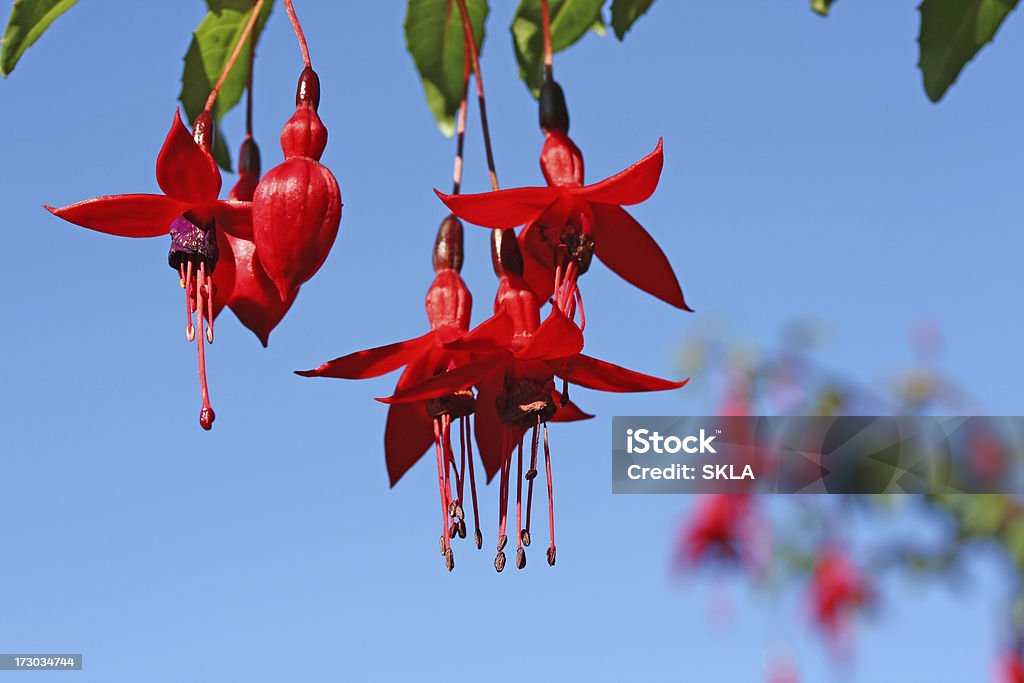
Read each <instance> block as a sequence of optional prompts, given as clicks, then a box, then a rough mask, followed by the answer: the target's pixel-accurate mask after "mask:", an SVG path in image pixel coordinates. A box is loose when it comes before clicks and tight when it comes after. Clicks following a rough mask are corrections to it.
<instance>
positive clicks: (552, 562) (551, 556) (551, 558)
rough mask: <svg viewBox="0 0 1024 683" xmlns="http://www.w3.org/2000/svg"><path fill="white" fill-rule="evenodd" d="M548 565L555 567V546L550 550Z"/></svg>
mask: <svg viewBox="0 0 1024 683" xmlns="http://www.w3.org/2000/svg"><path fill="white" fill-rule="evenodd" d="M548 564H549V565H551V566H552V567H554V566H555V546H551V547H550V548H548Z"/></svg>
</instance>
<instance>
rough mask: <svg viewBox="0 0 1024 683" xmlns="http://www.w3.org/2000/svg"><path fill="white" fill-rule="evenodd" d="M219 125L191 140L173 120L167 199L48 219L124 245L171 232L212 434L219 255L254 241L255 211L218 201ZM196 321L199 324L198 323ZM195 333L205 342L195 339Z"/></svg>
mask: <svg viewBox="0 0 1024 683" xmlns="http://www.w3.org/2000/svg"><path fill="white" fill-rule="evenodd" d="M212 138H213V124H212V121H211V119H210V115H209V113H208V112H204V113H203V114H201V115H200V116H199V117H198V118H197V119H196V123H195V132H194V134H190V133H189V132H188V129H187V128H186V127H185V125H184V124H183V123H182V121H181V117H180V115H179V114H178V113H177V112H175V115H174V121H173V122H172V123H171V130H170V132H168V134H167V138H166V139H165V140H164V144H163V147H162V148H161V150H160V155H159V156H158V157H157V160H156V179H157V183H158V184H159V185H160V189H161V190H163V191H164V194H122V195H113V196H106V197H96V198H94V199H87V200H85V201H83V202H79V203H77V204H72V205H70V206H65V207H62V208H54V207H52V206H47V207H44V208H46V210H47V211H49V212H50V213H52V214H54V215H55V216H58V217H59V218H63V219H64V220H66V221H68V222H71V223H74V224H76V225H80V226H82V227H85V228H89V229H90V230H96V231H98V232H105V233H108V234H111V235H120V236H122V237H158V236H160V235H165V234H167V233H168V232H169V233H170V236H171V249H170V253H169V254H168V257H167V260H168V263H169V264H170V266H171V267H172V268H174V269H175V270H176V271H178V276H179V280H180V284H181V287H182V288H183V289H184V290H185V301H186V308H187V311H188V322H187V325H186V334H187V336H188V339H189V341H193V340H196V339H198V343H197V347H198V355H199V382H200V389H201V391H202V400H203V405H202V409H201V410H200V413H199V423H200V424H201V425H202V427H203V429H210V427H211V426H212V424H213V420H214V417H215V415H214V412H213V408H212V407H211V406H210V398H209V391H208V388H207V384H206V359H205V348H204V339H205V340H206V342H208V343H211V344H212V343H213V317H214V299H216V298H217V288H216V285H215V284H214V281H215V280H219V276H218V277H216V278H215V277H214V268H215V267H216V266H217V262H218V256H219V249H218V236H219V235H220V234H222V233H227V234H231V235H234V236H236V237H240V238H251V237H252V205H251V204H250V203H249V202H245V201H236V200H228V201H222V200H218V199H217V195H218V193H219V192H220V186H221V177H220V171H219V170H218V168H217V164H216V163H215V162H214V160H213V157H212V156H211V154H210V147H211V144H212ZM193 315H194V316H195V323H193ZM196 326H198V327H199V334H198V335H196V329H195V328H196Z"/></svg>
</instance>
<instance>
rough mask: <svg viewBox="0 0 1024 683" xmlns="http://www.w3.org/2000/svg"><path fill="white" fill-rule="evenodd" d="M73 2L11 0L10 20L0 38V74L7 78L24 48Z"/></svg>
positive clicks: (59, 0)
mask: <svg viewBox="0 0 1024 683" xmlns="http://www.w3.org/2000/svg"><path fill="white" fill-rule="evenodd" d="M75 2H77V0H14V7H13V9H11V19H10V21H8V22H7V30H5V31H4V37H3V39H2V40H0V75H2V76H3V77H4V78H7V76H8V75H9V74H10V73H11V72H12V71H14V65H15V64H17V63H18V60H19V59H21V55H22V54H24V52H25V50H27V49H28V48H29V46H31V45H32V43H34V42H36V41H37V40H39V36H41V35H43V31H45V30H46V29H48V28H49V27H50V24H52V23H53V20H54V19H56V18H57V17H59V16H60V15H62V14H64V13H65V12H67V11H68V9H70V8H71V6H72V5H74V4H75Z"/></svg>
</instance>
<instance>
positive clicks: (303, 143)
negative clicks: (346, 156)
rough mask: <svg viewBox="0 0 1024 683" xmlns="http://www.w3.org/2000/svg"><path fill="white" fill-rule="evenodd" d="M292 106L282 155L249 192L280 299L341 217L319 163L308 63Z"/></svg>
mask: <svg viewBox="0 0 1024 683" xmlns="http://www.w3.org/2000/svg"><path fill="white" fill-rule="evenodd" d="M295 99H296V111H295V114H294V115H293V116H292V118H291V119H289V121H288V122H287V123H286V124H285V126H284V130H283V132H282V133H281V149H282V151H283V152H284V155H285V160H284V162H282V163H281V164H278V165H277V166H275V167H274V168H272V169H270V171H268V172H267V174H266V175H265V176H264V177H263V179H262V180H260V182H259V185H258V186H257V187H256V194H255V196H254V197H253V208H252V211H253V241H254V242H255V243H256V249H257V251H258V253H259V255H260V262H261V264H262V265H263V268H264V269H265V270H266V273H267V275H268V277H269V278H270V280H271V281H272V282H273V283H274V285H275V286H276V287H277V291H278V293H279V294H280V297H281V299H282V300H287V299H288V297H290V296H292V295H293V294H294V291H295V290H296V289H297V288H298V286H299V285H301V284H302V283H303V282H306V281H307V280H309V279H310V278H311V277H313V275H314V274H315V273H316V271H317V270H319V269H320V266H321V265H323V263H324V261H325V260H326V259H327V254H328V253H329V252H330V250H331V247H332V246H333V245H334V240H335V238H336V237H337V235H338V225H339V223H340V221H341V206H342V204H341V190H340V189H339V188H338V181H337V180H335V178H334V175H333V174H332V173H331V172H330V171H329V170H328V169H327V167H326V166H324V165H323V164H321V163H320V161H319V159H320V156H321V155H322V154H323V151H324V147H325V146H326V144H327V130H326V129H325V128H324V126H323V123H322V122H321V121H320V117H319V115H318V114H317V105H318V104H319V102H320V84H319V79H318V78H317V75H316V73H315V72H314V71H313V69H312V68H310V67H306V69H305V70H304V71H303V72H302V75H301V77H300V78H299V85H298V88H297V94H296V98H295Z"/></svg>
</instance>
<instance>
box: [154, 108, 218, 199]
mask: <svg viewBox="0 0 1024 683" xmlns="http://www.w3.org/2000/svg"><path fill="white" fill-rule="evenodd" d="M156 182H157V183H158V184H159V185H160V189H161V190H163V191H164V193H166V194H167V196H169V197H173V198H174V199H177V200H180V201H182V202H185V203H187V204H192V205H197V206H200V205H204V204H209V203H210V202H213V201H215V200H216V199H217V195H218V194H219V193H220V183H221V179H220V170H219V169H218V168H217V162H215V161H214V160H213V157H212V156H210V154H209V152H207V151H205V150H204V149H203V148H202V147H200V146H199V144H198V143H196V141H195V140H194V139H193V138H192V133H190V132H188V128H186V127H185V124H184V123H182V122H181V114H180V113H179V111H178V110H177V109H175V110H174V121H172V122H171V130H170V131H168V133H167V137H166V138H165V139H164V145H163V147H162V148H161V149H160V156H158V157H157V159H156Z"/></svg>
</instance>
